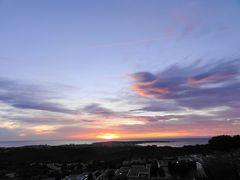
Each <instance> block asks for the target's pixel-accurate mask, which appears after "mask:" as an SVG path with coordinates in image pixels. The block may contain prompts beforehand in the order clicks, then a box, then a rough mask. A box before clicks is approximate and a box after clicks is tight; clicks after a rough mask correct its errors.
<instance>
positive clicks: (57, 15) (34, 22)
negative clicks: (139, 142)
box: [0, 0, 240, 141]
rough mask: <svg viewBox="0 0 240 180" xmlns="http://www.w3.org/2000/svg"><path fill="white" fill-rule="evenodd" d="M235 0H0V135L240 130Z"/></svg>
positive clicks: (238, 5)
mask: <svg viewBox="0 0 240 180" xmlns="http://www.w3.org/2000/svg"><path fill="white" fill-rule="evenodd" d="M239 18H240V1H239V0H228V1H226V0H211V1H208V0H172V1H168V0H161V1H159V0H150V1H148V0H131V1H129V0H121V1H114V0H111V1H110V0H102V1H97V0H95V1H94V0H90V1H78V0H70V1H69V0H51V1H50V0H49V1H48V0H35V1H31V0H21V1H18V0H0V140H1V141H10V140H41V139H51V140H52V139H114V138H116V139H137V138H161V137H188V136H215V135H221V134H230V135H231V134H239V132H240V111H239V108H240V95H239V92H240V23H239Z"/></svg>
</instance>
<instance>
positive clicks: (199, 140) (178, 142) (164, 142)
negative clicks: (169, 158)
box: [0, 137, 210, 147]
mask: <svg viewBox="0 0 240 180" xmlns="http://www.w3.org/2000/svg"><path fill="white" fill-rule="evenodd" d="M209 139H210V137H189V138H186V137H184V138H161V139H143V140H141V139H139V140H111V141H104V140H101V141H100V140H98V141H97V140H35V141H34V140H30V141H27V140H26V141H0V147H23V146H39V145H47V146H62V145H94V146H101V145H111V146H117V145H118V146H126V145H145V146H147V145H157V146H173V147H181V146H184V145H195V144H204V143H207V141H208V140H209Z"/></svg>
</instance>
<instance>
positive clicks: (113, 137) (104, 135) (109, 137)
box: [96, 134, 119, 140]
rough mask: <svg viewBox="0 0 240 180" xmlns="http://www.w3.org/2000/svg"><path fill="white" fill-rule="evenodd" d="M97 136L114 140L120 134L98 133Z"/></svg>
mask: <svg viewBox="0 0 240 180" xmlns="http://www.w3.org/2000/svg"><path fill="white" fill-rule="evenodd" d="M96 138H99V139H106V140H112V139H116V138H119V136H118V135H116V134H103V135H98V136H96Z"/></svg>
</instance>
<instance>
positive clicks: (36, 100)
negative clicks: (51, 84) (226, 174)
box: [0, 78, 76, 114]
mask: <svg viewBox="0 0 240 180" xmlns="http://www.w3.org/2000/svg"><path fill="white" fill-rule="evenodd" d="M57 98H59V96H57V95H56V92H54V91H53V90H52V89H46V88H43V86H41V85H36V84H26V83H23V82H18V81H14V80H8V79H4V78H0V102H2V103H6V104H8V105H11V106H12V107H15V108H19V109H34V110H41V111H50V112H58V113H66V114H72V113H75V112H76V111H74V110H71V109H68V108H66V107H64V106H63V105H61V104H59V103H56V102H54V100H55V99H57Z"/></svg>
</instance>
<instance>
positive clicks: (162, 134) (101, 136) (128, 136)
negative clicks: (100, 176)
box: [67, 131, 193, 140]
mask: <svg viewBox="0 0 240 180" xmlns="http://www.w3.org/2000/svg"><path fill="white" fill-rule="evenodd" d="M192 135H193V134H192V133H190V132H186V131H178V132H146V133H124V132H113V133H92V134H88V135H84V136H83V135H72V136H69V137H67V138H71V139H103V140H113V139H145V138H164V137H165V138H167V137H183V136H184V137H185V136H192Z"/></svg>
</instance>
